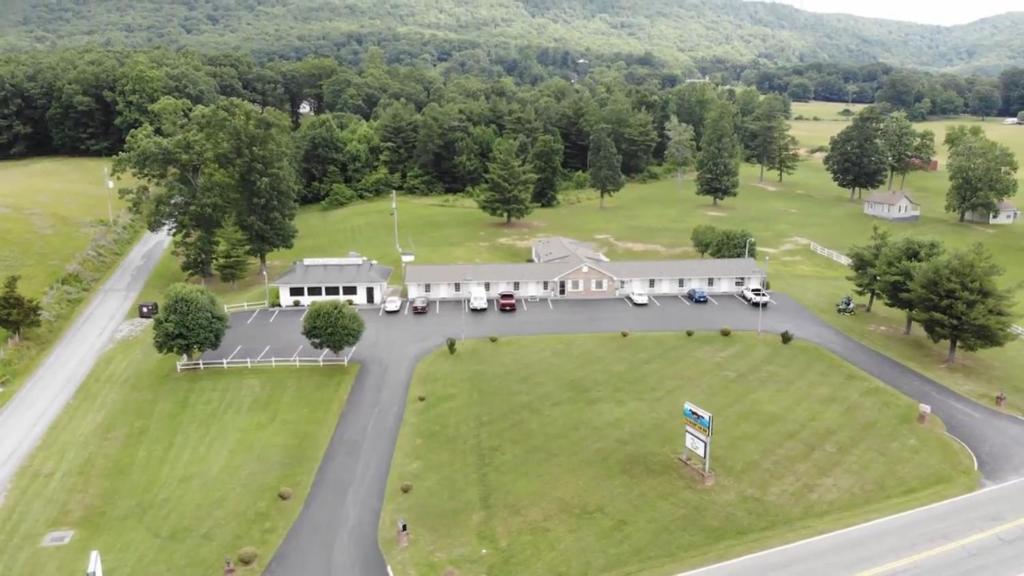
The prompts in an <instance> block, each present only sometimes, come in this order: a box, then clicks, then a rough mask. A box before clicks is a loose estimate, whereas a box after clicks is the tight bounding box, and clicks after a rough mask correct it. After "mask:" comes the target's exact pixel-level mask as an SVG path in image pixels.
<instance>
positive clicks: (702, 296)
mask: <svg viewBox="0 0 1024 576" xmlns="http://www.w3.org/2000/svg"><path fill="white" fill-rule="evenodd" d="M686 299H687V300H689V301H690V302H694V303H697V304H707V301H708V293H707V292H705V291H703V290H699V289H697V288H690V289H689V290H687V291H686Z"/></svg>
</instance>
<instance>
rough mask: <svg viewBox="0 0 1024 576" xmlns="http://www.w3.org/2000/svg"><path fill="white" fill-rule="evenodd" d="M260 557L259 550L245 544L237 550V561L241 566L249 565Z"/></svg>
mask: <svg viewBox="0 0 1024 576" xmlns="http://www.w3.org/2000/svg"><path fill="white" fill-rule="evenodd" d="M259 557H260V552H259V550H257V549H255V548H253V547H252V546H246V547H245V548H242V549H241V550H239V551H238V563H239V564H241V565H242V566H251V565H252V564H254V563H255V562H256V559H257V558H259Z"/></svg>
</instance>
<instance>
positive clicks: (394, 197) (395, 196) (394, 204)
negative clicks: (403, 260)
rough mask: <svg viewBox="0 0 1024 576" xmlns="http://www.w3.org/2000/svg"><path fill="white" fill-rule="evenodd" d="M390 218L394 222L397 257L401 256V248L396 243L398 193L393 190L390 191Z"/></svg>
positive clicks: (396, 241)
mask: <svg viewBox="0 0 1024 576" xmlns="http://www.w3.org/2000/svg"><path fill="white" fill-rule="evenodd" d="M391 216H393V220H394V221H395V250H398V255H399V256H401V255H402V246H401V245H400V244H399V243H398V192H397V191H395V190H392V191H391Z"/></svg>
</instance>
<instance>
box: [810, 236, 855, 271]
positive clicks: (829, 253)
mask: <svg viewBox="0 0 1024 576" xmlns="http://www.w3.org/2000/svg"><path fill="white" fill-rule="evenodd" d="M811 250H813V251H815V252H817V253H818V254H821V255H822V256H825V257H826V258H830V259H832V260H833V261H835V262H839V263H840V264H842V265H843V266H849V265H850V264H853V260H850V257H849V256H846V255H845V254H840V253H839V252H836V251H835V250H829V249H828V248H825V247H824V246H822V245H821V244H818V243H817V242H811Z"/></svg>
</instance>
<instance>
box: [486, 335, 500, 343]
mask: <svg viewBox="0 0 1024 576" xmlns="http://www.w3.org/2000/svg"><path fill="white" fill-rule="evenodd" d="M488 340H490V341H491V342H492V343H493V342H497V341H498V337H497V336H491V337H490V338H488Z"/></svg>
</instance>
